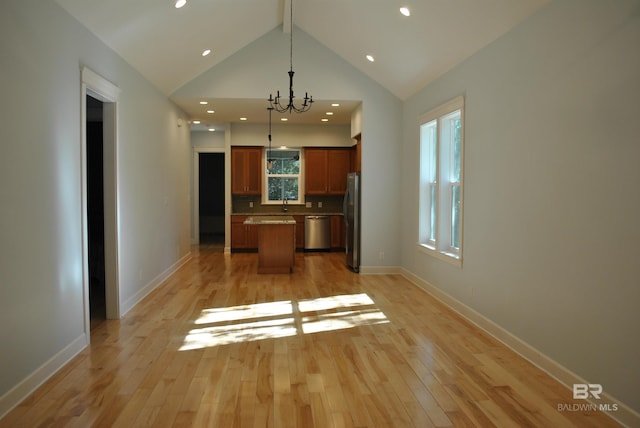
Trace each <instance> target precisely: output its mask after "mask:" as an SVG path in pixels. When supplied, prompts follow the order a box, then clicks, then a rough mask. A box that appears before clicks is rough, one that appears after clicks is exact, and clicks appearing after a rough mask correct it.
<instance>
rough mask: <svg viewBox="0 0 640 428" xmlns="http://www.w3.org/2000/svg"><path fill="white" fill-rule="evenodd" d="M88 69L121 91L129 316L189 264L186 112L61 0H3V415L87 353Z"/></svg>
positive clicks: (124, 305)
mask: <svg viewBox="0 0 640 428" xmlns="http://www.w3.org/2000/svg"><path fill="white" fill-rule="evenodd" d="M81 65H86V66H88V67H89V68H91V69H92V70H93V71H95V72H97V73H98V74H100V75H102V76H103V77H104V78H106V79H108V80H109V81H111V82H113V83H114V84H115V85H116V86H118V87H119V88H120V89H121V93H120V100H119V112H118V123H119V132H118V183H119V185H118V191H119V212H118V216H119V225H120V244H121V249H120V277H119V280H120V287H121V289H120V307H121V310H122V311H123V312H124V311H126V310H127V309H128V308H129V307H131V305H132V304H134V303H135V302H136V301H137V299H138V298H139V297H141V295H142V294H141V293H144V292H145V291H146V289H145V287H146V286H148V285H149V284H151V283H153V281H154V280H155V279H156V278H157V277H158V275H160V274H161V273H163V272H164V271H165V270H167V269H168V268H170V267H171V266H173V265H174V264H175V263H176V262H178V261H179V260H180V259H181V258H183V257H185V256H186V255H188V254H189V165H190V161H189V154H190V142H189V133H188V128H187V127H185V126H183V127H182V128H178V127H177V122H178V118H180V117H182V116H183V114H182V112H181V111H180V110H178V109H177V108H176V107H175V106H174V105H173V104H172V103H170V102H169V101H168V100H167V99H166V97H164V96H163V95H161V94H160V93H159V92H158V91H157V90H156V89H155V88H153V87H152V86H150V84H149V83H148V82H147V81H145V80H144V79H143V78H142V77H141V76H140V75H139V74H138V73H136V72H135V71H134V70H133V69H132V68H131V67H129V66H128V65H127V64H126V63H125V62H124V61H123V60H122V59H121V58H119V57H118V56H117V55H115V54H114V52H112V51H111V50H110V49H108V48H107V47H106V46H105V45H104V44H103V43H101V42H100V41H99V40H98V39H97V38H95V37H94V36H93V35H92V34H90V33H89V32H88V31H87V30H86V29H84V28H83V27H81V26H80V25H79V24H78V23H77V21H75V20H74V19H73V18H71V17H70V16H69V15H68V14H67V13H66V12H64V11H63V10H62V9H61V8H59V7H58V6H57V5H56V4H55V3H54V2H42V1H38V0H5V1H3V2H2V3H1V4H0V88H1V90H2V91H1V92H2V95H3V99H2V103H0V113H1V115H2V117H3V121H2V126H0V144H1V153H2V154H1V155H0V201H2V209H1V210H0V284H1V286H0V343H2V351H1V352H0V414H2V413H3V411H6V410H7V406H10V405H12V400H14V399H16V398H20V397H19V394H20V393H21V392H28V389H29V388H30V387H32V386H34V384H33V383H34V382H35V383H36V384H37V382H39V381H41V380H43V377H46V376H47V375H48V374H50V373H51V372H52V371H54V370H55V369H56V368H57V366H56V364H57V363H59V362H60V359H65V358H68V357H70V356H71V355H72V354H73V353H74V352H77V350H78V349H79V348H81V347H82V346H84V344H85V343H86V338H85V337H84V313H83V284H82V276H83V274H82V265H83V261H82V209H81V176H82V173H81V77H80V69H81ZM182 119H183V120H184V119H186V118H185V117H182ZM62 362H63V361H62ZM45 363H46V364H48V365H46V364H45ZM21 388H23V389H21ZM24 388H26V389H24Z"/></svg>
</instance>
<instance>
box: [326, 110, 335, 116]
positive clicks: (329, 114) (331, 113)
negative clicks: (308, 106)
mask: <svg viewBox="0 0 640 428" xmlns="http://www.w3.org/2000/svg"><path fill="white" fill-rule="evenodd" d="M325 114H326V115H327V116H333V112H332V111H328V112H326V113H325Z"/></svg>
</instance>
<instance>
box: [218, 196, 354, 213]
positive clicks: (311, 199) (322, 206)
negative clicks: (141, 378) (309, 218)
mask: <svg viewBox="0 0 640 428" xmlns="http://www.w3.org/2000/svg"><path fill="white" fill-rule="evenodd" d="M261 201H262V198H261V197H260V196H240V195H233V196H232V197H231V205H232V210H231V212H232V213H233V214H247V213H250V214H263V213H264V214H270V213H280V212H282V205H281V204H278V205H262V203H261ZM342 201H343V197H342V196H340V195H338V196H317V195H313V196H312V195H309V196H307V197H306V198H305V202H306V204H305V205H295V204H288V206H287V212H288V213H290V214H322V213H332V214H336V213H341V212H342ZM309 204H311V207H309V208H307V205H309ZM252 205H253V206H252Z"/></svg>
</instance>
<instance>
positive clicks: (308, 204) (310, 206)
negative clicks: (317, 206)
mask: <svg viewBox="0 0 640 428" xmlns="http://www.w3.org/2000/svg"><path fill="white" fill-rule="evenodd" d="M304 206H305V207H307V208H313V204H312V203H311V202H307V203H305V204H304Z"/></svg>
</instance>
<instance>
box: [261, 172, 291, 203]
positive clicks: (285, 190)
mask: <svg viewBox="0 0 640 428" xmlns="http://www.w3.org/2000/svg"><path fill="white" fill-rule="evenodd" d="M268 180H269V182H268V184H267V185H268V189H269V200H270V201H281V200H283V199H284V198H287V199H288V200H290V201H297V200H298V178H297V177H268Z"/></svg>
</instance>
